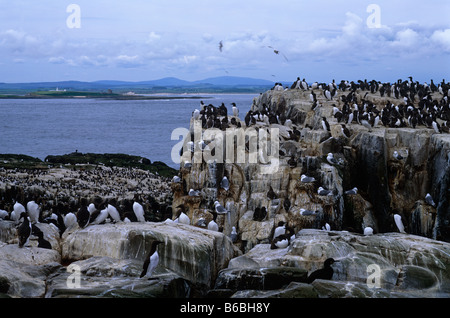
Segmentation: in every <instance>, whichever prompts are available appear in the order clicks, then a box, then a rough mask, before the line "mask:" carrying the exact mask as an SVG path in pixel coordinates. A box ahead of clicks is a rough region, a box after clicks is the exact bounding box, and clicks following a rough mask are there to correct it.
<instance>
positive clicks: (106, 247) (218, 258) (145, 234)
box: [62, 222, 239, 286]
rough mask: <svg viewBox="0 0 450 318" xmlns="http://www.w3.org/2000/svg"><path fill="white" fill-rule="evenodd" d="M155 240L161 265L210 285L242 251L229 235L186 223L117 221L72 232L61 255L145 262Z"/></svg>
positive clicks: (192, 279) (66, 239) (194, 280)
mask: <svg viewBox="0 0 450 318" xmlns="http://www.w3.org/2000/svg"><path fill="white" fill-rule="evenodd" d="M153 240H160V241H162V242H164V244H161V245H159V247H158V253H159V257H160V265H161V266H163V267H166V268H168V269H170V270H172V271H173V272H175V273H179V274H180V275H181V276H182V277H186V278H187V279H189V280H190V281H192V282H194V283H198V284H204V285H206V286H211V284H212V283H213V281H212V279H213V278H214V277H215V276H216V274H217V272H218V271H219V270H220V269H222V268H224V267H226V266H227V265H228V262H229V260H230V259H231V258H233V257H234V256H236V255H237V253H239V252H238V251H237V250H236V248H235V247H234V246H233V243H232V242H231V241H230V240H229V238H228V237H226V236H225V235H223V234H222V233H219V232H214V231H209V230H205V229H201V228H197V227H194V226H190V225H184V224H173V223H172V224H167V223H151V222H147V223H118V224H105V225H93V226H88V227H87V228H85V229H83V230H77V231H75V232H73V233H71V234H69V235H68V236H67V237H66V238H65V240H64V241H63V243H62V258H63V259H67V260H72V261H73V260H82V259H87V258H90V257H93V256H107V257H111V258H114V259H119V260H122V259H136V260H139V261H140V262H141V263H142V264H143V262H144V260H145V258H146V257H147V254H148V252H149V249H150V244H151V242H152V241H153Z"/></svg>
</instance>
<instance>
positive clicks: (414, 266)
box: [229, 229, 450, 297]
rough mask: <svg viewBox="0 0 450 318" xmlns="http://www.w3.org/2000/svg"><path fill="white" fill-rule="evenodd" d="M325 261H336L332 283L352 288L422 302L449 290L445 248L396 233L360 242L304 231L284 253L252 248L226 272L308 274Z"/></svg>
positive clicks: (350, 236)
mask: <svg viewBox="0 0 450 318" xmlns="http://www.w3.org/2000/svg"><path fill="white" fill-rule="evenodd" d="M329 257H333V258H334V259H336V260H339V262H337V263H334V264H333V265H332V267H333V269H334V274H333V278H332V279H333V281H339V282H341V281H342V282H357V283H361V284H365V285H368V286H369V287H371V286H375V287H377V288H381V289H380V291H381V290H385V291H389V292H398V293H400V294H401V293H402V292H410V291H411V290H419V289H420V290H424V295H425V296H426V297H433V295H441V294H445V293H448V292H449V290H450V244H449V243H444V242H439V241H435V240H432V239H428V238H424V237H421V236H416V235H410V234H402V233H385V234H376V235H371V236H363V235H360V234H356V233H350V232H346V231H329V232H328V231H323V230H313V229H304V230H301V231H300V232H299V233H297V235H296V238H295V240H293V241H292V242H291V244H290V246H288V247H287V248H284V249H274V250H271V249H270V245H269V244H258V245H256V246H255V247H254V248H253V249H251V250H250V251H249V252H247V253H246V254H244V255H243V256H242V257H240V259H242V261H236V262H235V261H231V262H230V264H233V268H232V271H231V270H230V271H229V272H234V273H237V272H239V268H238V267H237V265H240V266H242V267H241V268H240V269H241V270H246V271H250V272H252V271H253V272H254V271H255V269H256V270H257V266H259V267H264V268H285V269H286V270H290V269H291V268H298V269H303V270H305V271H307V272H308V273H311V272H312V271H314V270H316V269H319V268H322V267H323V263H324V261H325V259H327V258H329ZM355 286H359V285H355ZM357 288H359V289H361V287H357ZM251 289H255V288H251ZM319 294H320V293H319ZM371 294H372V292H370V293H369V294H367V293H366V292H364V293H363V294H361V295H371Z"/></svg>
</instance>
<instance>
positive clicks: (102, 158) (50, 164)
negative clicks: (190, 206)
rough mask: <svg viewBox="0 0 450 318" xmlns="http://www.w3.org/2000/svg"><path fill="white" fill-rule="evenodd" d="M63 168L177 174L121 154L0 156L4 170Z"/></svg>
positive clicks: (154, 162)
mask: <svg viewBox="0 0 450 318" xmlns="http://www.w3.org/2000/svg"><path fill="white" fill-rule="evenodd" d="M60 166H65V167H68V168H74V169H76V167H77V166H89V167H96V166H103V167H122V168H131V169H132V168H135V169H142V170H147V171H149V172H152V173H157V174H158V175H160V176H161V177H167V178H172V177H173V176H174V175H176V174H178V172H179V169H175V168H173V167H171V166H169V165H167V164H166V163H165V162H162V161H151V160H150V159H147V158H144V157H141V156H136V155H128V154H122V153H115V154H110V153H103V154H100V153H81V152H72V153H70V154H65V155H47V156H46V157H45V158H44V159H43V160H42V159H40V158H38V157H32V156H29V155H25V154H0V168H4V169H30V170H33V169H38V170H47V169H50V168H54V167H60Z"/></svg>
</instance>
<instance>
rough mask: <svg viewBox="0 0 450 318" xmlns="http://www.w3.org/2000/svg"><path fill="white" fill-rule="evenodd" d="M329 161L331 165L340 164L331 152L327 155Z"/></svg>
mask: <svg viewBox="0 0 450 318" xmlns="http://www.w3.org/2000/svg"><path fill="white" fill-rule="evenodd" d="M327 161H328V163H329V164H330V165H339V162H338V161H337V160H336V159H335V158H334V155H333V154H332V153H331V152H329V153H328V155H327Z"/></svg>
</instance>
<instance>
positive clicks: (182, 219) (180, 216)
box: [174, 205, 191, 225]
mask: <svg viewBox="0 0 450 318" xmlns="http://www.w3.org/2000/svg"><path fill="white" fill-rule="evenodd" d="M177 208H181V209H180V210H178V212H177V218H176V219H175V221H174V222H175V223H181V224H187V225H189V224H191V219H189V216H187V214H186V213H184V205H179V206H178V207H177Z"/></svg>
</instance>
